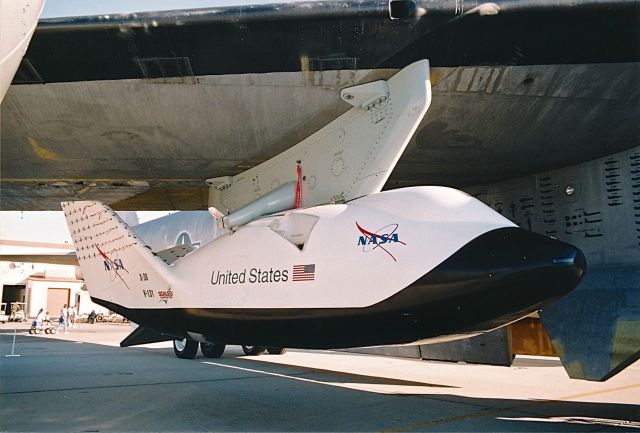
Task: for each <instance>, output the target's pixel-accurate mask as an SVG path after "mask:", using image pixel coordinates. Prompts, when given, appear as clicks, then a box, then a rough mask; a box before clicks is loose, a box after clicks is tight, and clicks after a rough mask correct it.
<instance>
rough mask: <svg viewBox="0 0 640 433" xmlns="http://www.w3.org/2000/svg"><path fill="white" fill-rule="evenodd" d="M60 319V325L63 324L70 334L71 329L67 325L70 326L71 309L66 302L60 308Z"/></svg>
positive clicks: (65, 331)
mask: <svg viewBox="0 0 640 433" xmlns="http://www.w3.org/2000/svg"><path fill="white" fill-rule="evenodd" d="M58 321H59V322H58V323H59V325H58V327H60V325H62V327H63V328H64V333H65V334H68V333H69V331H67V326H69V309H68V308H67V304H64V305H63V306H62V308H61V309H60V319H58Z"/></svg>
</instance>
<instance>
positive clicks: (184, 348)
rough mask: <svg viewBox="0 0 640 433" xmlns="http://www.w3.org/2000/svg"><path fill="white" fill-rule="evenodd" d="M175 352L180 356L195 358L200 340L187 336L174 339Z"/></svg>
mask: <svg viewBox="0 0 640 433" xmlns="http://www.w3.org/2000/svg"><path fill="white" fill-rule="evenodd" d="M173 352H174V353H175V354H176V356H177V357H178V358H182V359H193V358H195V357H196V353H198V342H197V341H192V340H187V339H186V338H183V339H182V340H173Z"/></svg>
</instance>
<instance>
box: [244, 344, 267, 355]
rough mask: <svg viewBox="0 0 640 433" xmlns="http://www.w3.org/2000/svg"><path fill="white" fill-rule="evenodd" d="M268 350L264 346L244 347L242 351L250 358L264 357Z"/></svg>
mask: <svg viewBox="0 0 640 433" xmlns="http://www.w3.org/2000/svg"><path fill="white" fill-rule="evenodd" d="M266 350H267V348H266V347H262V346H242V351H243V352H244V354H245V355H248V356H258V355H262V354H263V353H264V352H265V351H266Z"/></svg>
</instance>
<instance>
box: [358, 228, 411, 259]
mask: <svg viewBox="0 0 640 433" xmlns="http://www.w3.org/2000/svg"><path fill="white" fill-rule="evenodd" d="M356 227H357V228H358V231H359V232H360V233H361V235H360V236H358V246H360V247H362V251H363V252H365V253H368V252H371V251H376V250H378V251H384V252H385V253H387V255H388V256H389V257H391V259H392V260H393V261H394V262H395V261H397V260H396V258H395V257H394V255H393V254H392V253H391V251H389V250H390V249H391V248H394V247H393V245H407V244H406V243H404V242H402V241H401V240H400V235H399V233H398V224H387V225H386V226H384V227H381V228H379V229H378V230H376V231H370V230H367V229H364V228H362V226H361V225H360V224H358V222H357V221H356Z"/></svg>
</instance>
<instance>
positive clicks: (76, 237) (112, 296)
mask: <svg viewBox="0 0 640 433" xmlns="http://www.w3.org/2000/svg"><path fill="white" fill-rule="evenodd" d="M62 210H63V211H64V214H65V218H66V220H67V225H68V227H69V232H70V233H71V238H72V239H73V243H74V246H75V249H76V255H77V257H78V262H79V263H80V268H81V269H82V273H83V275H84V279H85V281H86V284H87V288H88V289H89V292H90V293H91V296H92V297H94V298H99V299H102V300H105V301H109V302H112V303H115V304H118V305H121V306H124V307H127V308H150V307H157V306H158V303H159V302H164V303H165V304H166V303H168V300H169V299H173V292H172V290H171V287H172V284H171V272H170V268H169V266H167V265H166V264H165V263H164V262H162V260H161V259H159V258H158V257H156V256H155V255H154V254H153V252H152V251H151V249H150V248H149V247H147V246H146V245H144V243H143V242H142V240H141V239H139V238H138V237H137V236H136V235H135V233H134V232H133V231H131V229H130V228H129V227H128V226H127V224H126V223H125V222H124V221H122V219H121V218H120V217H119V216H118V215H117V214H116V213H115V212H114V211H113V210H111V208H109V207H108V206H106V205H105V204H103V203H100V202H96V201H75V202H63V203H62Z"/></svg>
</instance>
